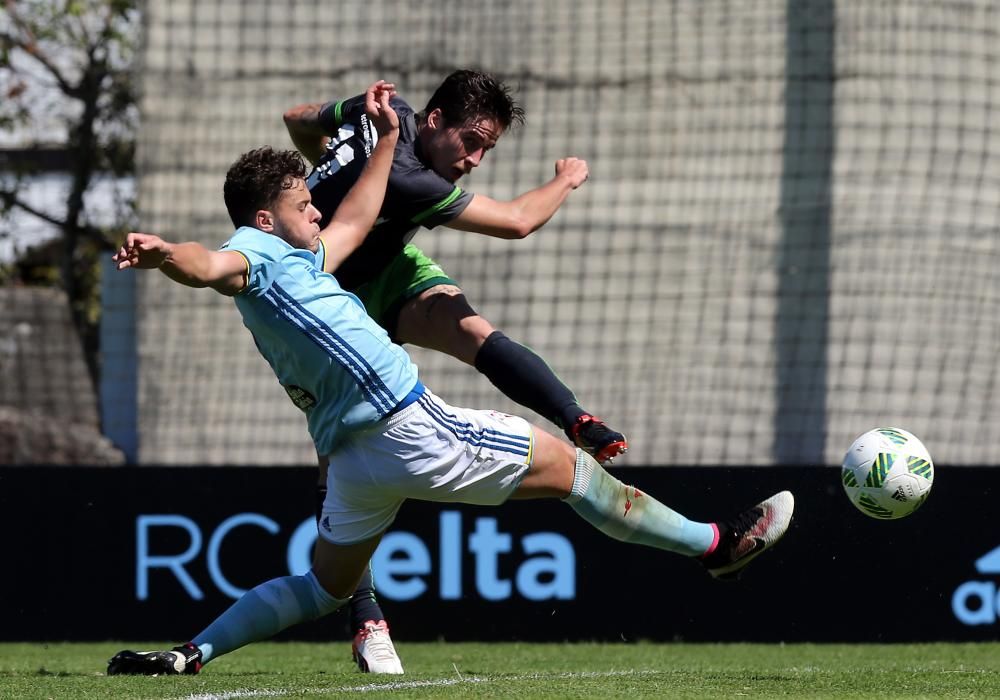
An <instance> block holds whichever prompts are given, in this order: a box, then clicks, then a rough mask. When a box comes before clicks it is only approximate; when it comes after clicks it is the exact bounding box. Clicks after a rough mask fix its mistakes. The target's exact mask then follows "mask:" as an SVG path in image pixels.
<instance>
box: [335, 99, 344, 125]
mask: <svg viewBox="0 0 1000 700" xmlns="http://www.w3.org/2000/svg"><path fill="white" fill-rule="evenodd" d="M333 119H334V121H335V122H336V123H337V126H340V125H341V124H343V123H344V101H343V100H341V101H340V102H338V103H337V104H335V105H334V106H333Z"/></svg>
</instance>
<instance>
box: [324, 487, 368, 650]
mask: <svg viewBox="0 0 1000 700" xmlns="http://www.w3.org/2000/svg"><path fill="white" fill-rule="evenodd" d="M325 500H326V486H317V487H316V500H315V502H314V508H315V515H316V522H317V523H318V522H319V519H320V518H321V517H323V501H325ZM348 607H349V609H350V613H351V630H352V631H354V632H357V631H358V630H359V629H361V628H362V627H364V625H365V623H366V622H368V620H374V621H375V622H378V621H379V620H384V619H385V613H383V612H382V608H381V607H379V604H378V601H377V600H376V599H375V581H374V580H373V579H372V568H371V564H369V565H368V566H366V567H365V573H364V574H363V575H362V576H361V581H359V582H358V587H357V588H355V589H354V595H353V596H352V597H351V600H350V603H349V606H348Z"/></svg>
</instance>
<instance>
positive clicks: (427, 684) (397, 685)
mask: <svg viewBox="0 0 1000 700" xmlns="http://www.w3.org/2000/svg"><path fill="white" fill-rule="evenodd" d="M656 673H657V672H656V671H585V672H582V673H572V672H566V673H527V674H522V675H518V676H502V677H499V678H496V679H491V678H479V677H477V676H463V677H462V678H442V679H439V680H429V681H395V682H389V683H366V684H365V685H352V686H339V687H329V688H297V689H295V690H281V689H275V690H251V689H249V688H248V689H245V690H229V691H226V692H222V693H196V694H193V695H184V696H182V697H180V698H177V700H239V699H241V698H280V697H283V696H285V695H291V694H295V695H303V694H309V695H333V694H335V693H372V692H388V691H393V690H412V689H414V688H444V687H448V686H453V685H463V684H468V685H474V684H477V683H490V682H492V681H493V680H497V681H504V682H507V681H528V680H540V679H546V678H569V679H573V678H611V677H614V676H648V675H654V674H656Z"/></svg>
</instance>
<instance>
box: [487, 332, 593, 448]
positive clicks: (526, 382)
mask: <svg viewBox="0 0 1000 700" xmlns="http://www.w3.org/2000/svg"><path fill="white" fill-rule="evenodd" d="M476 369H478V370H479V371H480V372H482V373H483V374H485V375H486V377H487V379H489V380H490V381H491V382H493V386H495V387H496V388H497V389H499V390H500V391H502V392H503V393H504V394H505V395H506V396H508V397H510V398H511V399H513V400H514V401H517V402H518V403H519V404H521V405H522V406H527V407H528V408H530V409H531V410H532V411H534V412H535V413H537V414H539V415H541V416H544V417H546V418H548V419H549V420H550V421H552V422H553V423H555V424H556V425H558V426H559V427H560V428H562V429H563V430H566V429H567V428H569V427H571V426H572V425H573V424H574V423H576V419H577V418H579V417H580V416H582V415H584V414H585V413H586V411H584V410H583V409H582V408H580V404H578V403H577V402H576V397H575V396H574V395H573V392H572V391H570V390H569V387H567V386H566V385H565V384H563V383H562V382H561V381H559V377H557V376H556V373H555V372H553V371H552V368H551V367H549V366H548V365H547V364H545V360H543V359H542V358H540V357H539V356H538V355H536V354H535V353H533V352H532V351H531V350H529V349H528V348H526V347H525V346H523V345H521V344H520V343H515V342H514V341H513V340H511V339H510V338H508V337H507V336H505V335H504V334H503V333H502V332H500V331H493V332H492V333H490V335H489V337H488V338H486V341H485V342H484V343H483V345H482V347H481V348H479V352H478V353H476Z"/></svg>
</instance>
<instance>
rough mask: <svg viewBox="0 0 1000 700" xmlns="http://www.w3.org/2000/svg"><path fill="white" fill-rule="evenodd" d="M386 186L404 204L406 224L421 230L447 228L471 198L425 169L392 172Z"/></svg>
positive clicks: (469, 194)
mask: <svg viewBox="0 0 1000 700" xmlns="http://www.w3.org/2000/svg"><path fill="white" fill-rule="evenodd" d="M390 183H391V184H390V187H391V189H392V194H393V196H394V199H396V201H400V202H406V203H407V205H408V206H407V210H408V213H409V218H410V221H411V222H412V223H413V224H416V225H419V226H423V227H424V228H434V227H435V226H441V225H442V224H447V223H448V222H449V221H451V220H452V219H454V218H455V217H456V216H458V215H459V214H461V213H462V212H463V211H464V210H465V208H466V207H467V206H469V202H471V201H472V197H473V195H472V193H471V192H466V191H465V190H463V189H462V188H461V187H459V186H458V185H456V184H454V183H452V182H448V181H447V180H445V179H444V178H443V177H441V176H440V175H438V174H437V173H436V172H434V171H433V170H430V169H428V168H421V169H415V170H411V171H409V172H405V173H397V172H395V171H394V172H393V173H392V176H391V178H390Z"/></svg>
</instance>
